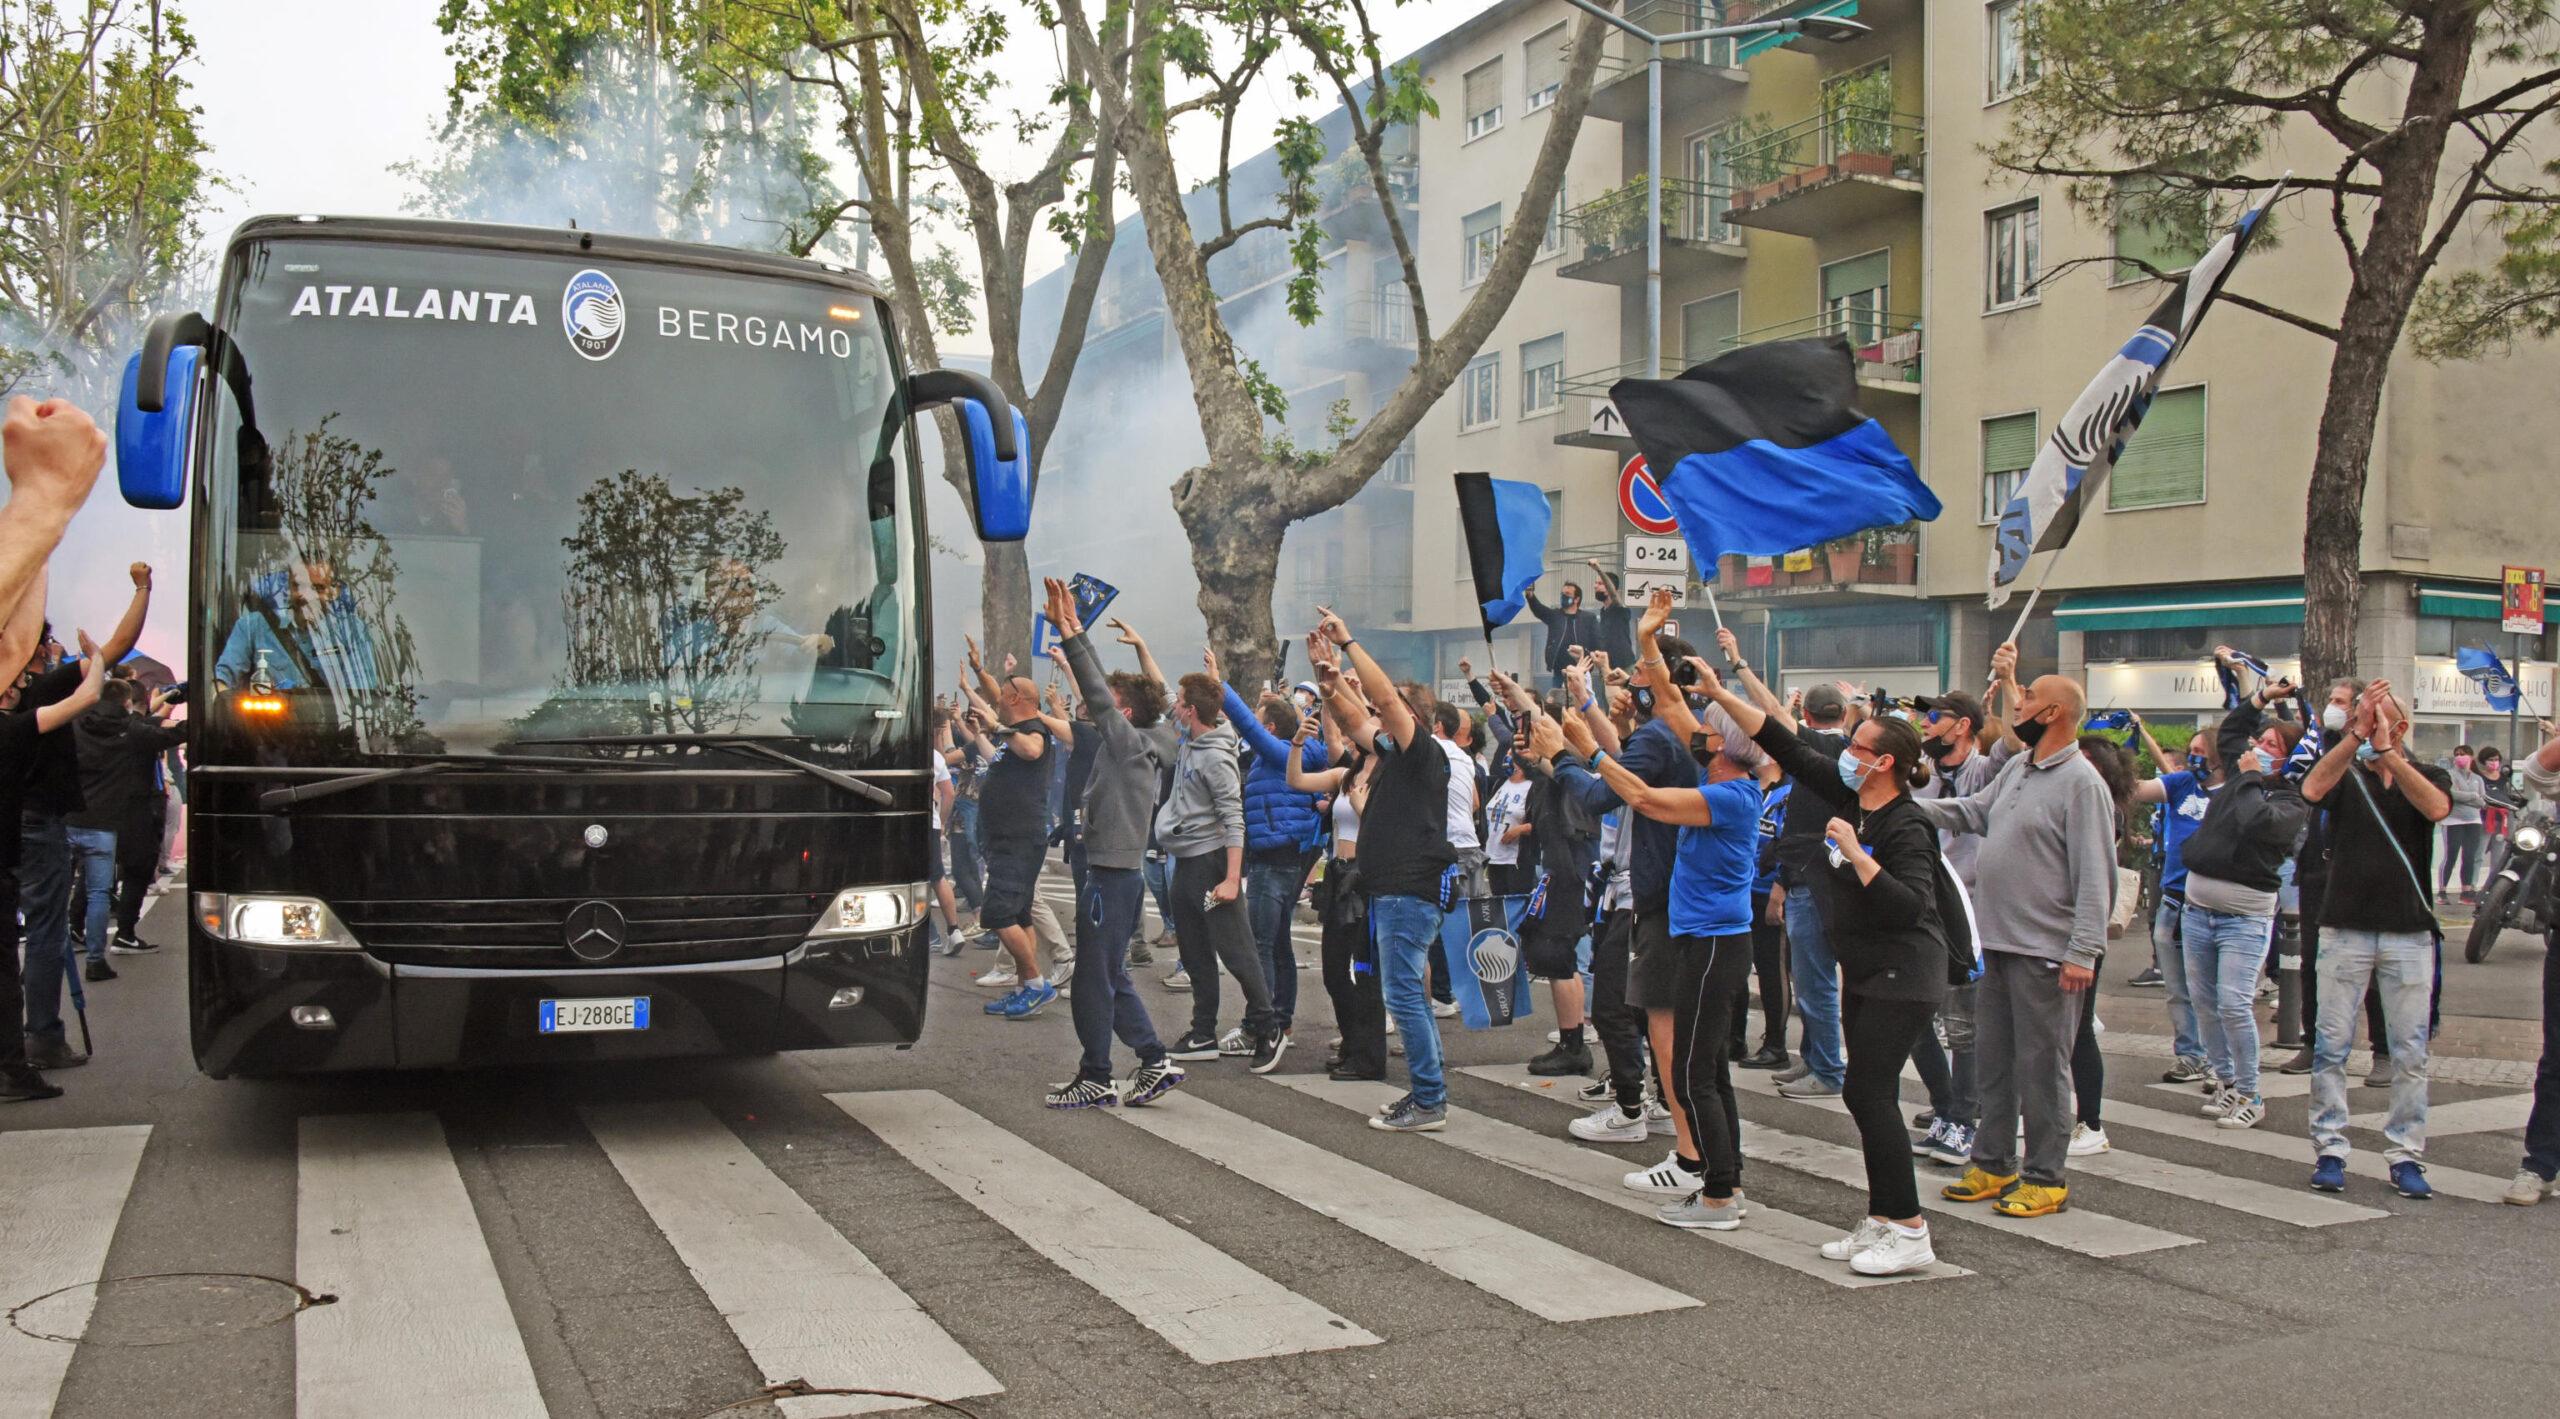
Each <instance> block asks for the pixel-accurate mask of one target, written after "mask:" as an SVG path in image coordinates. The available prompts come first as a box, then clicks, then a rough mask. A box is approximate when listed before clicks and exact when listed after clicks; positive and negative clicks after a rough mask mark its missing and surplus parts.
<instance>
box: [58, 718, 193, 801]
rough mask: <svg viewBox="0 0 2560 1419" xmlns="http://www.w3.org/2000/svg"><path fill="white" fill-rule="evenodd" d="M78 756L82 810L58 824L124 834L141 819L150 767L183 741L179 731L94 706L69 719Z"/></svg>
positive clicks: (183, 733) (147, 798)
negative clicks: (163, 752) (64, 823)
mask: <svg viewBox="0 0 2560 1419" xmlns="http://www.w3.org/2000/svg"><path fill="white" fill-rule="evenodd" d="M71 728H72V732H73V734H74V736H75V742H76V743H77V744H78V745H79V752H80V796H81V798H82V799H83V800H85V803H84V806H82V807H81V808H80V809H79V810H78V811H76V812H73V813H72V814H70V815H69V816H68V817H67V818H66V819H65V820H64V821H66V822H68V823H69V824H70V825H71V826H72V827H75V828H89V829H93V830H96V831H100V832H118V833H120V832H126V831H129V830H131V829H133V828H135V827H138V826H140V825H141V824H142V823H143V822H144V821H145V819H146V817H147V815H148V812H149V809H150V803H151V795H152V792H153V788H152V781H151V767H152V764H153V763H154V762H155V761H157V760H158V759H159V757H160V755H161V753H162V751H164V750H166V749H168V748H169V747H170V746H172V745H176V744H184V743H185V742H187V734H186V731H185V730H183V729H172V728H168V727H165V726H162V725H159V724H154V723H153V722H151V721H150V720H148V719H145V718H144V717H142V716H141V715H138V714H135V713H134V712H133V711H131V710H129V709H126V708H124V707H123V706H121V705H100V706H98V707H97V708H96V709H93V710H91V711H89V712H88V713H87V714H84V715H82V716H80V717H79V718H78V719H76V720H74V721H72V724H71Z"/></svg>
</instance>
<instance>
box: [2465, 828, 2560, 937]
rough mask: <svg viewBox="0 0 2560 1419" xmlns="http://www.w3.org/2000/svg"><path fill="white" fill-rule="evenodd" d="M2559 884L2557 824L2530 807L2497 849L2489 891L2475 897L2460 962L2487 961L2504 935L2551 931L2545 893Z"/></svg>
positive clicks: (2548, 906) (2549, 895) (2559, 855)
mask: <svg viewBox="0 0 2560 1419" xmlns="http://www.w3.org/2000/svg"><path fill="white" fill-rule="evenodd" d="M2555 882H2560V824H2555V823H2554V822H2553V821H2552V818H2551V815H2550V814H2549V813H2546V812H2543V811H2541V810H2540V809H2536V810H2534V811H2532V812H2530V813H2524V814H2519V815H2518V816H2517V818H2516V825H2515V830H2514V831H2513V832H2511V833H2509V834H2508V835H2507V840H2506V842H2505V844H2504V845H2502V846H2501V847H2500V848H2499V849H2498V860H2497V862H2496V863H2495V864H2493V870H2492V872H2491V873H2490V876H2489V890H2488V891H2486V892H2484V893H2482V894H2481V896H2480V914H2479V915H2478V916H2476V917H2474V918H2473V919H2472V922H2471V935H2470V936H2469V937H2468V938H2466V939H2465V940H2464V941H2463V943H2462V959H2464V960H2466V961H2469V962H2471V963H2472V964H2474V965H2477V964H2479V963H2480V962H2482V961H2485V960H2487V959H2489V950H2490V948H2491V947H2493V946H2496V945H2497V944H2498V936H2499V934H2500V933H2501V932H2505V931H2530V932H2533V933H2535V934H2537V935H2538V934H2540V933H2542V932H2545V931H2548V930H2550V929H2551V927H2552V925H2553V922H2552V920H2551V912H2550V906H2551V890H2552V886H2553V884H2554V883H2555Z"/></svg>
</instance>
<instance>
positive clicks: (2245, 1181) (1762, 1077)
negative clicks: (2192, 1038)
mask: <svg viewBox="0 0 2560 1419" xmlns="http://www.w3.org/2000/svg"><path fill="white" fill-rule="evenodd" d="M1734 1076H1735V1077H1734V1081H1733V1083H1734V1087H1735V1088H1737V1089H1740V1090H1742V1091H1744V1092H1746V1093H1753V1094H1760V1095H1764V1096H1766V1097H1769V1098H1778V1097H1781V1096H1780V1095H1779V1093H1778V1086H1777V1085H1776V1083H1774V1082H1772V1081H1771V1080H1770V1078H1769V1076H1768V1075H1766V1074H1762V1073H1760V1072H1758V1071H1756V1070H1736V1071H1734ZM1796 1102H1798V1103H1812V1104H1817V1105H1820V1106H1822V1107H1825V1108H1829V1109H1833V1110H1835V1111H1837V1112H1840V1113H1843V1114H1845V1113H1847V1112H1848V1111H1849V1106H1848V1105H1846V1104H1844V1103H1842V1102H1840V1101H1839V1100H1838V1099H1803V1100H1797V1101H1796ZM2116 1108H2117V1106H2116V1104H2115V1103H2114V1102H2113V1101H2112V1100H2110V1101H2109V1102H2108V1104H2107V1113H2108V1116H2109V1117H2110V1118H2113V1117H2118V1116H2119V1115H2117V1113H2116ZM2196 1118H2197V1121H2198V1122H2199V1123H2204V1124H2207V1125H2208V1127H2209V1129H2210V1125H2211V1122H2212V1121H2211V1120H2209V1119H2206V1118H2205V1117H2204V1116H2203V1115H2202V1114H2198V1115H2197V1116H2196ZM2210 1131H2212V1132H2214V1133H2224V1134H2227V1133H2231V1132H2234V1131H2235V1130H2232V1129H2210ZM2070 1171H2072V1172H2075V1173H2085V1174H2087V1175H2088V1176H2090V1177H2093V1178H2107V1179H2110V1180H2112V1181H2115V1182H2120V1183H2126V1184H2129V1185H2131V1186H2133V1187H2143V1188H2150V1189H2152V1190H2154V1191H2156V1192H2165V1193H2170V1194H2172V1195H2175V1196H2178V1197H2185V1198H2192V1199H2194V1200H2196V1201H2198V1202H2209V1203H2212V1204H2213V1205H2214V1206H2216V1207H2228V1208H2230V1209H2231V1210H2232V1211H2234V1212H2246V1213H2249V1214H2250V1215H2252V1216H2257V1217H2264V1218H2266V1219H2268V1220H2269V1221H2273V1222H2285V1223H2290V1224H2292V1225H2293V1226H2296V1227H2329V1226H2335V1225H2336V1224H2338V1223H2340V1222H2363V1221H2369V1220H2371V1219H2373V1218H2375V1217H2387V1216H2389V1215H2391V1214H2389V1213H2387V1212H2383V1211H2380V1210H2378V1209H2375V1208H2371V1207H2358V1206H2355V1205H2353V1204H2352V1203H2345V1202H2340V1201H2338V1200H2337V1199H2336V1198H2332V1197H2323V1196H2321V1195H2319V1194H2318V1193H2313V1192H2306V1191H2304V1190H2302V1189H2301V1188H2298V1187H2276V1186H2273V1185H2271V1184H2268V1183H2262V1182H2259V1181H2257V1180H2255V1179H2253V1178H2243V1177H2234V1176H2232V1175H2231V1174H2229V1173H2217V1172H2214V1171H2213V1170H2211V1169H2209V1168H2192V1167H2189V1166H2187V1165H2186V1164H2184V1163H2172V1162H2169V1161H2167V1160H2165V1159H2160V1158H2145V1157H2142V1156H2140V1155H2138V1154H2134V1153H2128V1152H2126V1151H2124V1150H2123V1149H2121V1148H2118V1149H2115V1150H2112V1151H2110V1152H2105V1153H2096V1154H2091V1155H2089V1156H2087V1157H2082V1158H2074V1159H2072V1160H2071V1163H2070ZM2072 1210H2073V1211H2078V1210H2080V1209H2079V1208H2078V1206H2077V1205H2076V1204H2075V1205H2074V1207H2073V1208H2072Z"/></svg>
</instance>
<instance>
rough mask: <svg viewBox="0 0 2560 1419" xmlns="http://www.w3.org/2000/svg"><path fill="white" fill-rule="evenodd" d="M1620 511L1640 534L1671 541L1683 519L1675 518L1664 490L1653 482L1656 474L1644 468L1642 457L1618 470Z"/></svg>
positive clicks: (1633, 459)
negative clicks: (1668, 538) (1670, 538)
mask: <svg viewBox="0 0 2560 1419" xmlns="http://www.w3.org/2000/svg"><path fill="white" fill-rule="evenodd" d="M1618 511H1619V512H1620V513H1621V514H1623V515H1624V516H1625V517H1626V519H1627V521H1629V522H1631V523H1633V524H1635V528H1636V530H1637V531H1639V532H1644V533H1649V534H1651V535H1653V536H1655V537H1669V536H1671V535H1672V534H1674V533H1676V532H1678V531H1679V530H1680V519H1679V518H1677V517H1676V516H1674V515H1673V514H1672V511H1671V504H1670V503H1669V502H1667V501H1665V500H1664V498H1663V496H1662V488H1661V486H1660V485H1659V484H1657V483H1656V482H1654V479H1653V470H1652V469H1651V468H1648V467H1646V466H1645V461H1644V455H1643V454H1641V453H1639V454H1637V455H1636V456H1635V457H1633V458H1630V459H1628V460H1627V466H1626V467H1624V468H1621V469H1619V470H1618Z"/></svg>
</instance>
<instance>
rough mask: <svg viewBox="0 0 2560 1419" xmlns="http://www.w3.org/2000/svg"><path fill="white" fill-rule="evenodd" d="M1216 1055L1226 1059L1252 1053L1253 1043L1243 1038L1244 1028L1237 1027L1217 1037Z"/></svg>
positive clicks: (1238, 1057)
mask: <svg viewBox="0 0 2560 1419" xmlns="http://www.w3.org/2000/svg"><path fill="white" fill-rule="evenodd" d="M1218 1053H1219V1054H1220V1055H1222V1056H1224V1057H1226V1058H1228V1059H1240V1058H1242V1057H1244V1056H1245V1055H1248V1054H1251V1053H1253V1041H1252V1040H1250V1039H1248V1038H1246V1037H1245V1033H1244V1026H1242V1025H1238V1026H1236V1027H1235V1028H1234V1029H1232V1030H1229V1031H1227V1032H1226V1033H1225V1034H1223V1035H1221V1036H1219V1037H1218Z"/></svg>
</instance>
